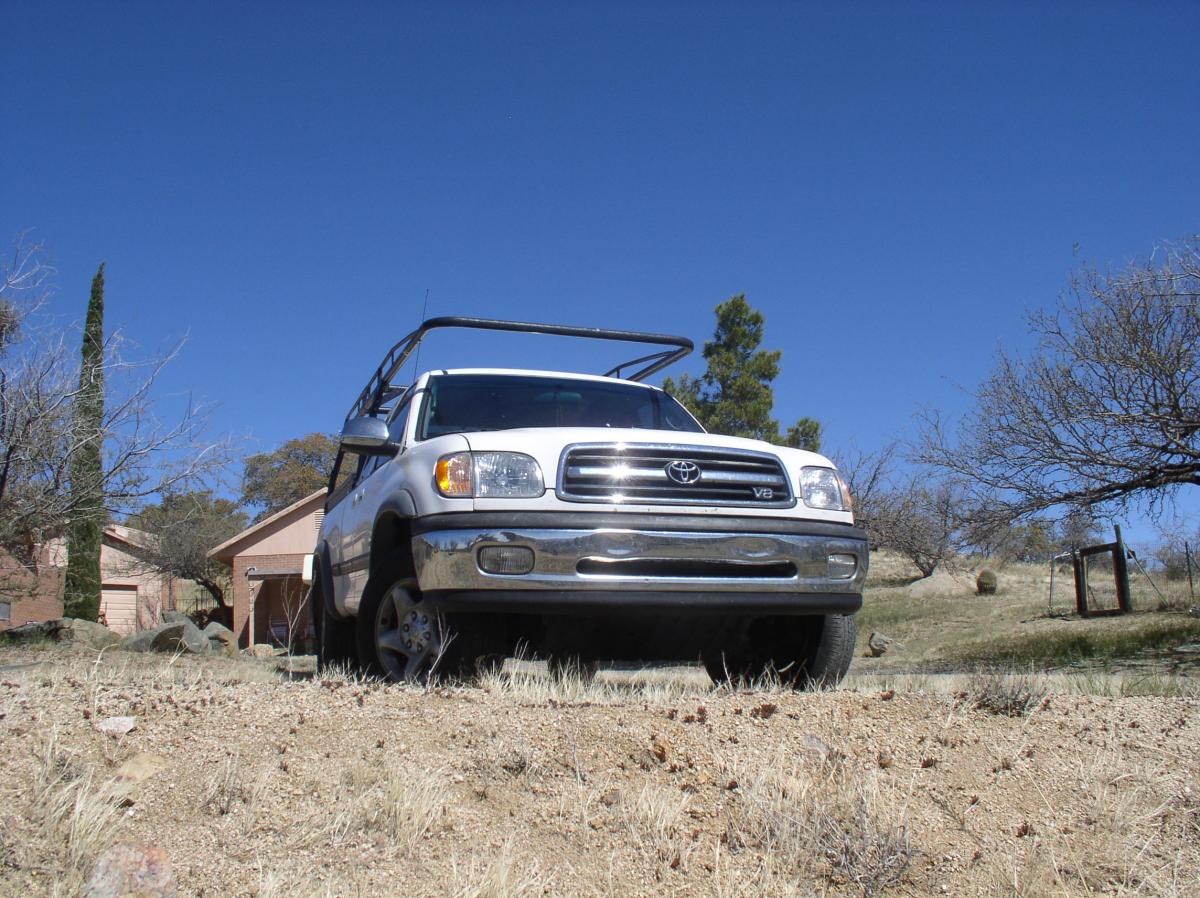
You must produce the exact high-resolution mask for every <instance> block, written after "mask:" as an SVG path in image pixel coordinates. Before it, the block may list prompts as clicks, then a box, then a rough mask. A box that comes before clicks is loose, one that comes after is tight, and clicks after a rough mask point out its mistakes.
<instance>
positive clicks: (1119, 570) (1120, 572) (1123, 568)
mask: <svg viewBox="0 0 1200 898" xmlns="http://www.w3.org/2000/svg"><path fill="white" fill-rule="evenodd" d="M1113 531H1114V532H1115V533H1116V539H1115V540H1114V541H1113V576H1114V577H1115V578H1116V581H1117V608H1118V609H1119V610H1120V613H1121V614H1129V612H1131V611H1133V600H1132V599H1131V598H1130V595H1129V559H1128V558H1127V557H1126V554H1125V540H1123V539H1121V525H1120V524H1114V525H1113Z"/></svg>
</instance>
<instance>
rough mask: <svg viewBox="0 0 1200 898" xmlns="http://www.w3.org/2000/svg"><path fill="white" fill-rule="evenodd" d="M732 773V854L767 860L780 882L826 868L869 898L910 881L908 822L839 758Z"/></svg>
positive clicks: (729, 835) (729, 839)
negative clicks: (757, 854)
mask: <svg viewBox="0 0 1200 898" xmlns="http://www.w3.org/2000/svg"><path fill="white" fill-rule="evenodd" d="M774 760H776V761H777V760H778V759H774ZM731 773H732V775H733V776H732V779H733V781H736V782H737V783H739V784H740V785H739V794H738V795H737V796H736V799H735V801H734V802H733V803H732V805H731V806H730V807H729V809H728V819H727V830H726V839H727V842H728V845H729V847H730V850H732V851H740V850H745V849H753V850H756V851H759V852H761V853H762V854H763V855H764V856H766V857H767V858H768V859H769V860H770V861H771V863H772V864H773V865H774V866H775V868H776V869H775V871H774V872H775V873H776V874H783V875H788V876H795V875H799V874H803V873H804V872H806V871H809V870H813V869H818V870H819V869H822V868H823V869H824V873H825V875H826V876H828V877H829V878H830V879H831V880H833V881H835V882H836V881H842V882H845V883H849V884H853V885H855V886H857V887H858V888H859V889H860V890H861V892H862V894H863V895H864V896H868V898H869V896H874V895H878V894H880V893H881V892H883V891H884V890H885V889H887V888H889V887H890V886H893V885H896V884H898V883H900V882H901V881H902V880H903V878H904V875H905V873H906V871H907V870H908V867H909V864H910V863H911V861H912V857H913V849H912V846H911V845H910V843H909V839H908V830H907V827H906V825H905V823H904V820H903V814H902V813H900V814H895V812H894V810H893V809H884V807H883V801H882V798H881V796H880V794H879V792H878V790H877V788H876V784H875V780H874V779H873V778H871V775H870V774H869V773H866V772H863V771H855V770H851V769H850V768H849V767H847V765H846V763H845V761H844V760H843V759H841V758H840V757H837V756H830V757H828V758H826V759H824V760H821V761H813V762H811V763H809V764H805V765H802V766H786V765H784V764H783V763H767V764H763V765H762V766H760V767H758V769H755V770H750V771H736V770H735V771H731ZM893 815H894V816H896V817H897V819H895V820H894V821H891V820H888V819H887V818H888V817H889V816H893Z"/></svg>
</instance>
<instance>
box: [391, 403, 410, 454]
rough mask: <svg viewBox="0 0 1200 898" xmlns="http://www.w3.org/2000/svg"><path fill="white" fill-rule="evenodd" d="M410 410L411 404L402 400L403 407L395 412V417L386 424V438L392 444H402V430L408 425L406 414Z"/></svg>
mask: <svg viewBox="0 0 1200 898" xmlns="http://www.w3.org/2000/svg"><path fill="white" fill-rule="evenodd" d="M411 408H412V403H411V402H409V401H408V400H407V399H406V400H404V405H403V406H402V407H401V408H400V410H399V411H398V412H396V417H394V418H392V420H391V421H390V422H389V423H388V438H389V439H390V440H391V441H392V442H393V443H403V442H404V428H405V426H406V425H407V424H408V412H409V409H411Z"/></svg>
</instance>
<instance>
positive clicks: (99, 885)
mask: <svg viewBox="0 0 1200 898" xmlns="http://www.w3.org/2000/svg"><path fill="white" fill-rule="evenodd" d="M175 895H176V890H175V876H174V874H173V873H172V872H171V859H170V858H169V857H168V856H167V853H166V851H164V850H163V849H161V848H156V847H143V846H140V845H114V846H113V847H112V848H110V849H108V851H106V852H104V854H102V855H100V857H99V859H98V860H97V861H96V867H95V869H94V870H93V871H92V878H91V879H89V880H88V883H87V885H86V886H84V889H83V898H175Z"/></svg>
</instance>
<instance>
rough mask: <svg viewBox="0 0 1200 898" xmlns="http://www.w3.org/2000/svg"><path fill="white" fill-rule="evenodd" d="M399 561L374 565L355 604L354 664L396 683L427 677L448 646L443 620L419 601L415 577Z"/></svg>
mask: <svg viewBox="0 0 1200 898" xmlns="http://www.w3.org/2000/svg"><path fill="white" fill-rule="evenodd" d="M403 561H404V559H402V558H396V559H389V560H388V561H385V562H384V563H382V564H381V565H380V566H379V569H378V570H377V571H375V573H373V574H372V575H371V579H370V580H369V581H368V582H367V588H366V589H365V590H363V597H362V602H361V603H360V604H359V607H358V634H357V635H358V660H359V665H360V666H361V667H362V669H363V670H364V671H365V672H367V673H371V674H375V675H376V676H380V677H385V678H387V679H389V680H392V681H393V682H397V683H403V682H409V681H413V680H421V679H423V678H425V677H427V676H428V675H429V674H430V673H431V672H432V671H433V669H434V667H435V666H436V665H437V663H438V661H439V660H440V659H441V657H442V654H443V652H444V651H445V647H446V644H447V640H446V637H445V624H444V621H443V620H442V618H441V616H440V615H438V614H437V613H435V612H432V611H430V610H429V609H428V608H426V607H424V606H423V605H422V604H421V601H420V593H419V592H418V591H417V583H416V581H415V580H413V579H411V578H410V577H407V576H405V575H406V574H407V572H406V571H404V570H402V569H401V567H400V565H401V564H402V563H403Z"/></svg>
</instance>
